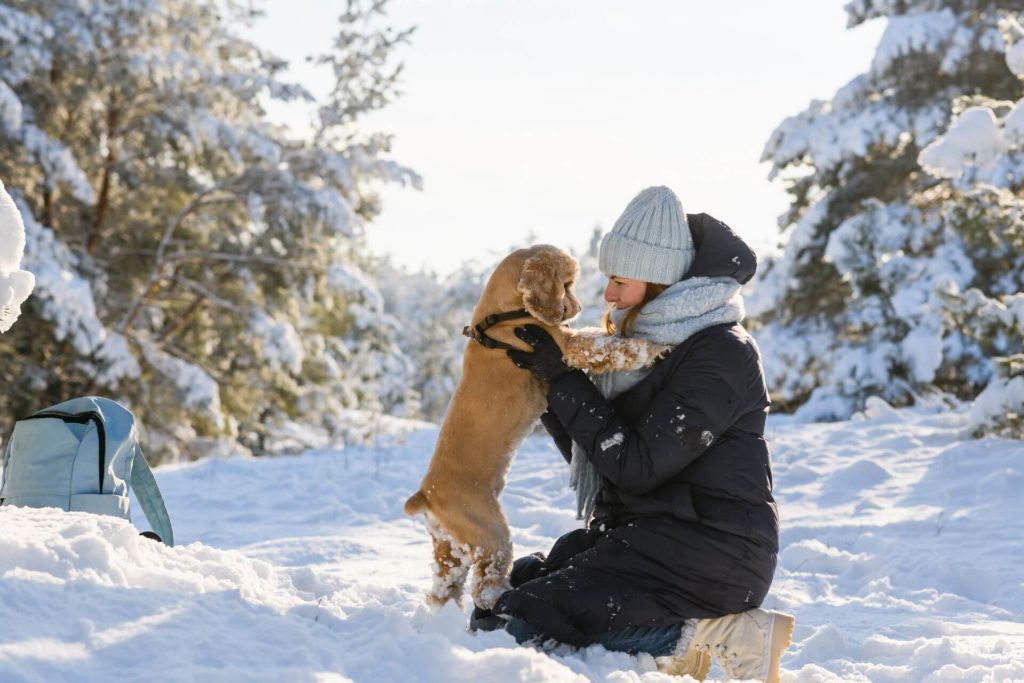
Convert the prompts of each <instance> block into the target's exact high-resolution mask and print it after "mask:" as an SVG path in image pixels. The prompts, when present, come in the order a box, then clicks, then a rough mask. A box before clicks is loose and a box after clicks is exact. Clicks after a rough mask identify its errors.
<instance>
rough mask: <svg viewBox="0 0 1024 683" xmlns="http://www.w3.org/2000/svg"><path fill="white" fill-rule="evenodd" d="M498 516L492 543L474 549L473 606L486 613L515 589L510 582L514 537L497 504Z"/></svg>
mask: <svg viewBox="0 0 1024 683" xmlns="http://www.w3.org/2000/svg"><path fill="white" fill-rule="evenodd" d="M494 512H495V518H494V521H493V522H492V524H491V527H492V528H491V530H490V534H488V537H489V541H488V543H487V544H481V545H480V546H479V547H477V548H474V553H473V588H472V592H473V602H474V603H475V604H477V605H479V606H480V607H483V608H485V609H490V608H492V607H494V603H495V602H497V601H498V598H499V597H500V596H501V594H502V593H504V592H505V591H507V590H508V589H509V588H511V587H512V585H511V584H510V583H509V581H508V574H509V568H510V567H511V566H512V534H511V533H510V532H509V529H508V524H507V523H506V522H505V517H504V515H502V514H501V510H500V509H498V508H497V504H496V503H495V510H494Z"/></svg>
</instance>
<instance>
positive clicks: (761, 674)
mask: <svg viewBox="0 0 1024 683" xmlns="http://www.w3.org/2000/svg"><path fill="white" fill-rule="evenodd" d="M795 623H796V619H794V618H793V617H792V616H790V615H788V614H783V613H781V612H767V611H765V610H763V609H752V610H747V611H746V612H741V613H739V614H729V615H726V616H724V617H718V618H717V619H700V620H699V621H697V629H696V632H695V633H694V636H693V639H692V640H691V641H690V647H689V650H688V651H687V655H689V654H690V652H692V651H694V650H697V651H699V652H707V653H710V654H712V655H713V656H714V658H715V660H716V661H717V662H718V664H719V666H721V667H722V670H723V671H725V673H726V674H727V675H728V676H729V677H730V678H735V679H740V680H748V679H751V678H753V679H756V680H759V681H764V682H765V683H778V681H779V660H780V659H782V654H783V653H784V652H785V651H786V648H788V647H789V643H790V641H791V640H792V639H793V625H794V624H795ZM686 673H689V672H686ZM706 674H707V672H706V671H705V675H706ZM690 675H691V676H693V677H694V678H698V677H697V676H695V675H694V674H690ZM698 680H703V678H699V679H698Z"/></svg>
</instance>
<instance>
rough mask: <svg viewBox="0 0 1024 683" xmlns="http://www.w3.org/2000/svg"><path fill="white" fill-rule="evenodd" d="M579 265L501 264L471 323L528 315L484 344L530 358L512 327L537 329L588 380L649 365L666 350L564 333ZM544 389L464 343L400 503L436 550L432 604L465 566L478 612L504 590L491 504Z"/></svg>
mask: <svg viewBox="0 0 1024 683" xmlns="http://www.w3.org/2000/svg"><path fill="white" fill-rule="evenodd" d="M578 271H579V266H578V265H577V263H576V260H575V259H574V258H573V257H572V256H570V255H569V254H567V253H565V252H564V251H562V250H560V249H557V248H555V247H552V246H549V245H543V244H542V245H537V246H533V247H530V248H528V249H519V250H517V251H515V252H513V253H512V254H510V255H509V256H507V257H506V258H505V259H504V260H503V261H502V262H501V263H500V264H498V267H497V268H496V269H495V271H494V273H493V274H492V275H491V277H490V279H489V280H488V282H487V285H486V286H485V287H484V292H483V294H482V295H481V297H480V301H479V302H478V303H477V305H476V308H475V309H474V311H473V321H472V322H473V323H479V322H480V321H482V320H484V319H485V318H486V317H487V316H488V315H491V314H497V313H502V312H506V311H515V310H517V309H525V310H526V311H527V312H528V313H529V315H530V316H531V317H532V318H533V319H532V320H531V319H530V318H528V317H523V318H519V319H512V320H505V321H501V322H497V323H496V324H494V325H493V326H491V327H490V328H488V329H487V335H488V336H490V337H491V338H493V339H495V340H498V341H500V342H504V343H506V344H510V345H512V346H515V347H516V348H521V349H524V350H527V351H529V350H530V348H529V347H528V346H527V345H526V344H525V343H524V342H522V341H521V340H520V339H518V338H517V337H516V336H515V334H514V333H513V328H514V327H516V326H517V325H525V324H528V323H532V324H538V325H540V326H541V327H543V328H544V329H545V330H547V331H548V333H550V334H551V336H552V337H554V339H555V340H556V341H557V342H558V345H559V346H560V347H561V348H562V351H563V354H564V358H565V360H566V363H567V364H569V365H571V366H573V367H577V368H581V369H587V370H590V371H592V372H597V373H600V372H608V371H611V370H633V369H638V368H641V367H645V366H647V365H650V364H652V363H653V362H654V361H655V360H656V358H657V357H658V356H659V355H660V354H661V353H663V352H664V351H666V350H667V349H668V347H665V346H660V345H658V344H652V343H649V342H646V341H644V340H638V339H621V338H618V337H608V336H607V335H605V334H604V332H603V331H601V330H597V328H592V329H590V330H586V331H584V330H571V329H569V328H568V327H566V326H565V323H566V322H567V321H569V320H571V319H572V318H575V317H576V315H578V314H579V312H580V303H579V301H578V300H577V299H576V296H575V295H574V294H573V290H572V285H573V281H574V280H575V278H576V275H577V273H578ZM546 394H547V386H546V385H545V384H543V383H541V382H540V381H538V380H537V379H535V378H534V376H533V375H532V374H531V373H530V372H528V371H526V370H522V369H520V368H517V367H516V366H515V365H513V364H512V362H511V361H510V360H509V358H508V357H507V356H506V354H505V350H503V349H501V348H487V347H485V346H484V345H483V344H480V343H478V342H477V341H473V340H470V341H469V342H468V344H467V345H466V351H465V354H464V356H463V361H462V378H461V379H460V381H459V384H458V386H457V387H456V388H455V393H454V394H453V395H452V398H451V402H450V403H449V405H448V412H447V414H446V415H445V418H444V422H443V424H442V425H441V431H440V433H439V435H438V438H437V445H436V446H435V448H434V455H433V457H432V459H431V461H430V466H429V468H428V469H427V474H426V476H425V477H424V478H423V482H422V483H421V484H420V489H419V491H417V492H416V493H415V494H414V495H413V496H412V497H411V498H409V500H408V501H406V503H405V512H406V514H408V515H415V514H418V513H420V512H423V513H425V515H426V518H427V528H428V530H429V532H430V535H431V539H432V540H433V544H434V560H435V563H436V564H435V567H434V572H435V583H434V587H433V589H432V590H431V592H430V593H429V595H428V597H427V600H428V602H429V603H430V604H432V605H434V606H440V605H443V604H444V603H445V602H447V601H448V600H450V599H452V598H455V599H456V600H458V599H460V598H461V595H462V590H463V586H464V584H465V582H466V579H467V577H468V574H469V571H470V568H472V570H473V583H472V595H473V600H474V602H475V603H476V604H478V605H480V606H482V607H491V606H492V605H493V604H494V601H495V600H497V598H498V596H499V595H500V594H501V593H502V592H503V591H504V590H505V589H506V588H507V587H508V584H507V578H506V576H507V574H508V569H509V566H510V564H511V561H512V543H511V536H510V534H509V529H508V523H507V522H506V520H505V515H504V514H503V513H502V511H501V507H500V506H499V503H498V496H499V495H500V494H501V491H502V489H504V487H505V475H506V473H507V472H508V468H509V465H510V464H511V461H512V456H513V455H514V453H515V449H516V447H517V446H518V445H519V444H520V442H522V440H523V439H524V438H526V436H527V434H528V433H529V432H530V430H531V429H532V427H533V425H534V422H535V421H536V420H537V418H538V417H539V416H540V414H541V413H542V412H543V411H544V409H545V407H546V399H545V396H546Z"/></svg>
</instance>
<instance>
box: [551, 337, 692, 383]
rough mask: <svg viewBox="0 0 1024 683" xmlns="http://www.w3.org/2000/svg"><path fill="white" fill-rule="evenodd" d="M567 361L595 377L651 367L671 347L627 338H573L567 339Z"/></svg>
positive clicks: (670, 349)
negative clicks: (607, 373)
mask: <svg viewBox="0 0 1024 683" xmlns="http://www.w3.org/2000/svg"><path fill="white" fill-rule="evenodd" d="M565 346H566V348H565V356H564V357H565V362H566V363H567V364H568V365H569V366H571V367H574V368H578V369H580V370H587V371H589V372H591V373H593V374H595V375H600V374H604V373H606V372H615V371H618V370H640V369H642V368H646V367H650V366H652V365H654V363H655V362H657V361H658V360H660V359H661V358H663V357H664V356H665V355H667V354H668V353H669V352H670V351H672V347H671V346H666V345H664V344H655V343H654V342H651V341H647V340H646V339H623V338H622V337H614V336H611V335H607V334H604V335H600V336H592V335H590V334H580V335H573V336H571V337H569V338H567V339H566V345H565Z"/></svg>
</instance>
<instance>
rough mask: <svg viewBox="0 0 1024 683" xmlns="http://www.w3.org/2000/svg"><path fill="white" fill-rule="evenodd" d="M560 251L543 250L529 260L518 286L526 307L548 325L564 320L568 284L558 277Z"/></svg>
mask: <svg viewBox="0 0 1024 683" xmlns="http://www.w3.org/2000/svg"><path fill="white" fill-rule="evenodd" d="M558 256H559V254H558V253H557V252H555V253H552V252H550V251H540V252H538V253H536V254H534V255H533V256H531V257H529V258H528V259H526V261H525V262H524V263H523V269H522V271H521V272H520V275H519V285H518V286H517V287H516V289H517V290H518V291H519V293H520V294H521V295H522V296H523V308H525V309H526V311H527V312H528V313H529V314H530V315H532V316H533V317H534V318H536V319H537V320H540V321H541V322H543V323H547V324H548V325H558V324H559V323H561V322H562V317H563V315H564V314H565V309H564V308H563V304H562V297H563V296H564V295H565V283H564V282H562V279H561V278H560V277H559V271H558Z"/></svg>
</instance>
